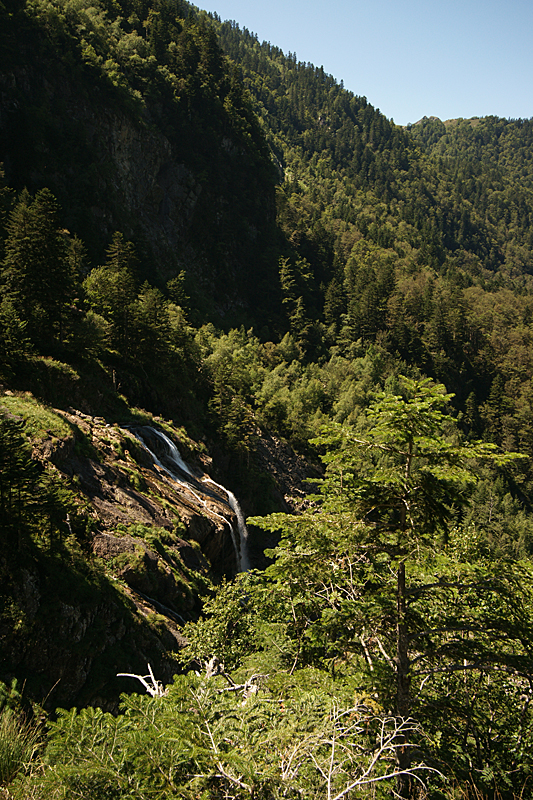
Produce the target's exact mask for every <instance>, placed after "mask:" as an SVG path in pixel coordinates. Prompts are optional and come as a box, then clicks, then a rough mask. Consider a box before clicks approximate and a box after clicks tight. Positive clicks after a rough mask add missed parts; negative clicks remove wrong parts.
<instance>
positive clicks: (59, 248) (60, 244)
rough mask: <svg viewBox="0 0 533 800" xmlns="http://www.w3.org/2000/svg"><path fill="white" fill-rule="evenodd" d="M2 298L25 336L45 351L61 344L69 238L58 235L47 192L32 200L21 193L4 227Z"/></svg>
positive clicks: (68, 287) (69, 275) (69, 277)
mask: <svg viewBox="0 0 533 800" xmlns="http://www.w3.org/2000/svg"><path fill="white" fill-rule="evenodd" d="M6 230H7V238H6V243H5V258H4V262H3V266H2V275H1V282H2V293H3V295H4V297H5V298H6V299H8V300H9V301H10V303H11V304H12V307H13V308H14V309H15V311H16V313H17V315H18V317H19V319H20V320H21V321H23V322H25V323H26V334H27V335H28V337H29V338H30V340H31V341H32V342H33V343H34V344H35V345H37V347H38V348H39V349H40V350H43V351H47V350H48V349H49V348H50V347H53V346H54V345H56V344H57V343H60V342H61V341H62V339H63V332H64V331H63V328H64V319H65V310H66V306H67V304H68V303H69V302H70V301H71V300H72V298H73V293H74V276H73V272H72V269H71V265H70V263H69V258H68V232H67V231H64V230H61V228H60V224H59V207H58V204H57V201H56V199H55V198H54V196H53V195H52V193H51V192H50V191H49V190H48V189H42V190H41V191H40V192H38V193H37V194H36V196H35V198H33V199H32V197H31V196H30V194H29V192H27V191H26V190H24V191H23V192H22V194H21V196H20V198H19V200H18V202H17V204H16V205H15V207H14V209H13V211H12V212H11V214H10V216H9V219H8V223H7V226H6Z"/></svg>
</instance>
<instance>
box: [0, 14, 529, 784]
mask: <svg viewBox="0 0 533 800" xmlns="http://www.w3.org/2000/svg"><path fill="white" fill-rule="evenodd" d="M0 97H1V106H0V162H1V163H2V165H3V166H2V171H1V183H0V381H1V390H2V395H1V396H0V520H1V531H2V537H3V547H2V554H1V557H0V576H1V577H2V582H3V583H4V584H5V586H6V587H7V589H6V590H3V592H2V595H1V603H2V605H1V606H0V631H1V635H2V637H3V639H4V643H5V645H6V646H5V652H6V653H9V655H6V656H5V657H4V658H3V660H2V661H1V662H0V679H1V680H2V681H3V683H2V684H1V687H2V691H1V694H0V713H1V716H0V791H2V792H4V795H5V797H9V798H11V797H15V798H18V797H20V798H23V797H24V798H30V797H31V798H36V800H37V798H44V797H47V798H48V797H54V798H86V797H89V796H90V797H91V798H100V797H101V798H104V797H105V798H114V797H117V798H118V797H131V798H139V800H140V798H143V800H144V798H147V797H154V798H167V797H168V798H170V797H187V798H199V797H202V798H204V797H205V798H244V797H254V798H258V799H259V798H264V800H267V798H268V799H269V800H270V798H272V799H273V798H296V797H305V798H326V797H327V798H328V800H329V799H330V798H333V797H334V798H337V799H338V800H340V798H342V797H353V798H355V797H365V798H366V797H368V798H370V797H373V798H374V797H375V798H379V797H392V796H400V797H402V798H413V800H414V798H422V797H427V798H435V800H437V798H441V799H444V798H446V800H455V799H456V798H457V799H459V798H461V799H462V800H470V799H471V798H476V799H479V798H487V800H488V798H491V800H496V798H502V799H505V800H507V798H509V800H512V799H514V798H518V797H520V798H527V797H529V796H531V788H530V783H531V769H532V763H531V752H530V750H531V748H530V742H531V732H532V728H533V717H532V711H531V691H532V688H531V687H532V683H531V681H532V679H533V661H532V647H533V642H532V639H531V630H532V625H531V622H532V619H531V618H532V615H533V570H532V558H533V516H532V513H533V509H532V496H533V495H532V492H533V467H532V462H531V453H532V448H533V383H532V380H533V356H532V352H533V351H532V340H533V278H532V275H533V260H532V245H533V217H532V214H533V161H532V158H533V155H532V147H531V140H532V135H533V122H532V121H531V120H503V119H499V118H496V117H487V118H484V119H471V120H462V119H460V120H448V121H445V122H443V121H441V120H438V119H434V118H429V119H428V118H424V119H423V120H420V121H419V122H418V123H416V124H415V125H412V126H409V127H408V128H401V127H399V126H397V125H395V124H394V123H393V122H391V121H389V120H388V119H386V118H385V117H384V116H383V115H382V114H381V113H380V112H379V111H378V110H376V109H375V108H374V107H373V106H372V105H371V103H370V102H369V101H368V100H367V98H366V97H363V96H357V95H354V94H353V93H351V92H349V91H347V90H346V89H345V88H344V87H343V85H342V83H338V82H337V81H335V80H334V79H333V78H332V77H331V76H330V75H328V74H327V73H326V72H325V71H324V69H323V68H322V67H320V68H317V67H315V66H314V65H312V64H309V63H302V62H300V61H298V60H297V57H296V55H295V54H292V53H288V54H285V53H283V52H282V51H281V50H280V49H279V48H277V47H275V46H274V45H271V44H270V43H267V42H259V40H258V39H257V37H256V36H255V35H254V34H253V33H251V32H249V31H248V30H246V29H241V28H240V27H239V25H238V24H237V23H236V22H222V21H221V19H220V18H219V17H218V16H217V15H208V14H206V13H205V12H203V11H201V10H200V9H198V8H196V7H194V6H192V5H189V4H187V3H185V2H180V0H157V1H156V2H152V3H148V2H145V1H144V0H131V1H130V0H114V2H105V1H104V0H102V2H100V3H98V2H94V0H31V1H30V0H28V2H26V3H21V2H19V0H4V2H3V3H0ZM58 410H59V411H63V412H64V413H65V414H69V415H71V417H72V415H73V414H74V413H75V412H76V413H78V412H79V413H80V414H81V415H82V416H83V415H85V416H86V417H87V418H88V419H89V418H90V419H91V420H94V419H102V420H104V421H105V423H103V424H105V425H107V426H108V427H109V426H113V430H114V431H115V433H114V436H115V437H119V436H120V437H123V438H122V439H121V438H116V439H114V440H113V441H114V442H115V443H114V444H113V442H112V441H111V439H110V440H109V442H107V440H105V439H103V438H102V439H101V440H100V441H99V442H98V446H99V447H101V448H102V452H104V449H105V447H108V449H113V448H115V450H116V452H117V454H118V455H119V456H120V457H121V458H122V457H123V456H124V458H126V455H125V452H124V450H128V448H129V450H130V451H131V452H130V455H131V457H132V458H133V459H134V461H135V463H134V461H130V462H128V463H129V465H130V466H129V467H128V469H129V470H130V473H131V475H130V477H129V478H128V480H129V481H130V484H131V487H132V488H134V489H135V490H136V491H138V492H139V493H140V494H141V495H142V494H143V493H144V496H146V497H148V496H149V495H150V492H149V491H148V489H147V488H146V474H145V473H143V472H142V468H145V464H144V462H143V456H142V453H140V449H139V447H138V446H137V449H136V445H135V443H133V444H132V442H131V441H130V440H129V439H127V437H126V438H124V436H125V434H124V433H123V432H124V429H128V428H127V426H130V427H131V426H132V425H137V424H150V425H156V426H159V428H160V429H161V430H165V431H166V432H167V434H168V435H170V437H171V438H172V440H173V441H174V442H175V443H176V444H178V445H179V446H180V447H186V449H187V453H188V454H189V457H190V458H195V459H196V463H200V459H201V458H203V459H204V461H203V462H202V463H208V461H209V460H210V461H209V463H211V462H212V463H214V464H215V465H216V468H217V470H218V472H217V475H218V476H219V478H221V479H222V478H223V479H224V482H225V483H226V484H227V485H228V486H229V487H230V488H231V490H232V491H234V492H235V494H236V495H237V496H238V497H239V499H240V500H241V503H242V505H243V508H245V511H246V513H247V516H248V518H249V519H248V522H249V528H250V531H252V535H253V541H254V548H255V550H254V558H255V561H254V562H253V566H254V567H255V568H254V569H252V570H250V571H247V572H244V573H240V574H237V575H233V574H231V570H228V569H227V568H226V569H225V570H220V569H218V570H217V565H216V563H211V564H210V565H209V569H208V568H207V567H205V569H204V567H203V566H201V567H200V566H199V565H200V563H202V564H203V563H204V562H202V561H201V559H199V557H198V559H199V560H198V562H196V561H195V562H194V564H195V566H194V567H188V566H187V565H185V564H184V563H181V562H180V564H179V566H178V567H176V564H178V561H176V560H175V559H176V556H175V551H174V550H172V548H173V547H174V548H178V544H179V543H178V538H179V537H182V536H185V537H186V534H187V532H186V530H185V528H184V527H183V525H182V526H181V527H180V525H177V527H176V529H175V530H174V531H173V532H172V531H166V532H165V530H164V529H163V528H161V529H159V528H157V529H156V528H149V527H146V526H145V527H143V526H140V527H139V525H137V527H136V528H131V529H130V528H127V529H126V528H125V527H120V525H117V526H116V528H114V529H113V530H112V531H111V532H112V533H113V535H114V536H116V537H117V538H120V537H124V536H125V535H127V536H130V537H132V536H133V537H137V538H138V539H139V540H142V541H143V542H144V545H143V547H145V546H146V547H147V546H148V545H150V547H152V549H154V550H155V551H157V552H158V553H159V555H160V556H161V559H162V560H163V561H165V563H166V564H167V565H168V564H170V563H171V562H172V570H173V575H174V576H175V578H174V579H173V580H179V581H182V585H183V586H185V587H186V590H185V589H184V590H183V592H184V594H186V595H187V603H188V604H189V605H187V606H186V609H187V613H186V619H185V617H183V616H180V619H181V623H180V626H179V627H180V637H181V638H180V639H179V642H180V647H179V648H178V646H177V645H176V642H177V641H178V640H177V639H175V640H172V647H174V648H175V649H174V650H173V651H172V653H171V654H170V655H169V659H171V660H172V666H173V667H174V666H175V665H178V666H179V671H180V675H179V676H178V677H176V679H175V680H174V682H173V683H171V684H168V686H167V687H166V688H164V687H163V686H162V685H161V684H159V683H158V682H157V675H156V676H155V678H156V680H155V682H152V684H150V685H149V688H150V691H149V692H148V694H147V695H146V696H144V695H142V696H141V695H136V694H129V695H122V699H121V701H119V700H118V698H115V701H114V702H115V704H114V705H113V703H112V701H111V700H110V697H111V694H112V690H111V689H106V690H104V689H102V690H100V688H99V691H101V692H102V697H104V696H105V703H104V702H102V703H101V704H100V706H101V707H99V703H98V702H96V700H95V699H94V698H95V697H99V696H100V695H96V694H94V697H93V696H91V698H90V702H89V704H88V705H87V704H86V703H85V702H84V700H86V698H85V697H81V698H79V699H75V702H76V703H77V705H78V706H85V707H83V708H80V710H79V711H77V710H76V709H73V710H71V711H68V712H67V711H64V710H60V709H57V708H55V707H51V704H50V703H48V705H47V700H46V698H45V697H44V696H42V694H41V695H39V694H38V693H37V690H35V691H33V690H32V689H31V686H32V685H33V684H31V680H30V683H29V687H30V688H29V689H28V690H27V691H25V690H24V689H23V688H22V686H21V683H20V678H21V677H22V678H23V680H26V675H25V674H24V676H22V675H17V669H16V664H15V661H14V657H13V658H12V656H11V653H12V652H15V651H14V649H13V648H14V645H13V642H19V641H22V638H21V637H22V635H23V634H24V636H25V637H26V641H27V642H29V643H31V642H32V641H34V640H35V641H38V636H37V631H36V629H35V628H32V625H31V624H30V614H29V611H28V609H29V606H30V605H31V603H30V600H28V598H30V599H31V597H32V596H33V595H32V594H31V586H30V584H31V580H30V579H29V578H28V575H30V572H28V570H29V569H30V566H31V569H37V568H38V569H39V570H41V572H42V574H44V573H45V572H46V574H48V575H50V576H52V578H51V579H50V580H49V587H50V588H49V589H47V591H50V592H51V593H52V594H50V596H51V597H52V596H54V597H55V595H53V592H54V591H55V588H54V587H53V584H54V582H56V581H57V582H58V583H61V580H63V578H61V579H60V578H59V577H58V576H61V575H67V573H68V579H67V578H66V577H65V578H64V580H65V587H67V585H68V589H67V588H65V587H64V588H63V589H61V591H64V592H65V594H63V595H61V598H62V600H61V602H64V600H63V598H64V597H66V596H67V594H66V592H67V591H68V592H71V593H72V596H73V597H74V600H73V601H72V602H73V604H74V605H75V604H76V603H78V602H79V603H80V604H81V603H86V604H89V603H91V602H93V601H94V602H96V598H98V597H104V598H109V604H113V603H114V604H115V606H116V607H117V608H118V607H120V609H122V605H121V604H122V603H124V609H126V606H127V602H126V600H124V597H122V599H121V600H117V597H118V595H117V594H116V593H115V588H113V586H112V584H111V581H112V580H113V581H115V582H116V576H114V577H110V573H109V571H108V572H106V570H105V569H104V568H103V567H102V564H101V563H100V562H99V561H98V559H97V558H96V557H95V555H94V547H93V545H94V539H95V536H96V535H97V534H98V532H99V526H100V525H101V520H99V518H98V516H97V514H95V512H94V508H92V507H91V505H90V502H89V500H88V498H87V493H86V492H84V490H83V486H82V484H80V480H79V476H78V477H77V476H76V472H75V469H73V470H71V472H72V474H71V476H70V478H69V482H68V483H67V482H66V481H65V480H63V479H62V478H61V476H60V475H59V474H58V472H57V464H58V463H59V456H57V452H56V451H53V452H52V451H50V453H49V454H48V456H47V455H46V454H45V455H43V453H44V452H45V451H44V450H43V448H42V447H41V449H40V450H39V447H40V445H38V444H37V443H38V442H39V441H41V440H42V439H43V437H46V436H47V435H50V436H53V437H54V439H55V440H62V437H63V439H64V440H65V441H66V440H67V438H68V436H70V435H72V425H71V430H70V431H69V430H68V425H66V423H60V422H58V419H59V417H58V416H57V411H58ZM69 419H70V417H69ZM69 424H71V423H69ZM91 424H93V423H91ZM62 425H64V426H65V427H64V428H63V427H62ZM80 430H81V428H80ZM80 430H77V431H75V432H74V439H75V445H73V446H75V447H76V448H77V454H76V457H79V458H81V457H82V456H83V457H84V458H87V459H89V460H92V462H93V463H99V464H104V456H103V455H102V454H101V453H100V454H98V453H97V452H96V449H95V445H94V442H93V444H91V441H89V440H88V439H87V438H86V437H85V438H84V437H83V436H82V434H81V433H80ZM43 431H44V433H43ZM121 431H122V432H121ZM102 436H103V434H102ZM39 437H41V439H39ZM130 439H131V437H130ZM273 443H274V444H273ZM267 445H268V446H267ZM274 445H275V447H274ZM269 448H270V449H269ZM276 448H277V449H276ZM275 449H276V453H277V455H276V456H275V457H274V455H273V453H274V450H275ZM119 451H120V452H119ZM281 452H283V454H284V455H283V457H282V456H280V455H279V453H281ZM54 459H55V463H54ZM124 463H126V462H125V461H124ZM294 465H298V476H297V478H296V477H294V480H293V481H292V482H291V480H289V478H287V477H285V478H283V475H282V473H283V471H284V470H285V472H287V473H290V471H291V469H292V468H293V466H294ZM107 467H109V464H107ZM295 468H296V467H294V469H295ZM102 469H103V468H102ZM280 476H281V477H280ZM117 485H119V484H118V483H117ZM157 491H160V489H158V490H157ZM154 492H155V489H152V495H154ZM160 500H161V498H159V500H158V502H159V501H160ZM165 502H167V501H166V500H165ZM167 504H168V503H167ZM106 530H107V529H106ZM180 542H181V540H180ZM139 546H140V545H139ZM183 546H185V543H184V542H181V544H179V547H183ZM91 548H93V549H91ZM169 548H170V549H169ZM128 558H129V559H130V561H129V562H128V564H127V567H128V569H129V570H130V572H132V571H133V572H134V571H135V569H137V570H138V571H139V570H141V568H142V569H145V566H142V565H141V561H142V559H141V556H140V555H139V552H138V551H137V556H136V558H137V561H136V562H135V559H134V558H133V557H130V556H128ZM172 559H174V561H172ZM123 562H124V563H125V557H123ZM134 562H135V563H134ZM124 563H121V568H122V567H124ZM143 563H144V562H143ZM191 563H192V562H191ZM106 569H108V568H106ZM158 569H160V567H158ZM202 570H203V571H202ZM221 572H224V573H225V574H223V575H222V574H221ZM30 577H31V575H30ZM180 585H181V584H180ZM28 586H30V588H28ZM76 586H79V589H76V588H75V587H76ZM57 591H58V592H59V591H60V590H59V589H58V590H57ZM117 591H119V592H120V591H121V589H120V587H118V589H117ZM77 592H79V597H78V596H77ZM193 595H194V598H193ZM58 596H59V595H58ZM21 598H22V599H21ZM162 598H163V599H162V603H163V604H161V603H160V604H159V606H158V609H159V613H160V616H161V617H162V619H157V620H156V621H155V623H154V625H155V627H157V625H159V628H158V630H159V632H161V630H163V627H164V622H165V613H166V612H165V609H166V610H167V611H168V605H169V604H170V605H172V603H171V601H168V602H167V600H165V598H164V595H163V596H162ZM56 599H57V598H56ZM106 602H108V601H107V600H106ZM127 608H128V609H130V606H127ZM161 608H162V609H163V611H161ZM175 608H177V609H178V611H179V612H180V614H181V613H182V612H183V608H185V606H184V607H183V608H182V607H181V606H175ZM130 610H131V609H130ZM117 613H118V612H117ZM120 613H121V614H123V616H124V619H126V617H127V614H129V613H130V612H129V611H128V612H126V611H125V610H121V611H120ZM132 613H133V612H132ZM172 613H174V612H172ZM174 616H175V613H174ZM167 617H168V615H167ZM167 622H168V619H167ZM156 623H157V625H156ZM124 624H126V623H124ZM127 624H130V623H129V622H128V623H127ZM132 625H134V623H132ZM162 626H163V627H162ZM21 632H22V633H21ZM165 635H166V634H161V637H162V638H160V640H159V639H158V641H165V642H168V637H167V639H165V638H164V636H165ZM39 636H40V632H39ZM17 637H19V638H17ZM39 641H41V640H40V639H39ZM147 641H148V639H146V640H143V642H144V644H143V647H144V648H145V650H146V651H147V652H150V647H153V646H155V645H153V642H154V641H155V639H150V640H149V641H150V642H152V644H146V642H147ZM17 646H18V645H17ZM28 646H29V645H28ZM166 646H167V645H165V647H166ZM172 647H171V646H169V647H168V648H167V649H168V650H169V653H170V650H171V649H172ZM119 655H120V657H123V658H124V659H126V657H128V658H129V657H130V654H129V652H128V653H126V652H121V653H120V654H119ZM158 657H160V653H159V655H158ZM132 658H133V656H132ZM10 659H11V660H10ZM163 660H164V659H163ZM128 663H129V662H128ZM110 669H111V670H114V673H115V674H116V672H120V671H122V670H123V665H122V664H121V663H118V662H117V663H116V664H115V663H113V664H112V665H111V666H110ZM106 674H107V673H106ZM146 677H148V676H146ZM43 685H44V684H43ZM32 691H33V694H32ZM106 691H107V694H106ZM119 702H121V703H122V705H121V706H120V712H119ZM106 703H107V704H108V705H106ZM52 706H53V703H52ZM109 709H110V710H111V711H112V712H113V713H109ZM12 742H17V747H18V750H17V752H15V753H14V752H13V751H12V749H11V745H10V744H9V743H12ZM8 745H9V746H8Z"/></svg>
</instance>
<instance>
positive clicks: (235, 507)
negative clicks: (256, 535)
mask: <svg viewBox="0 0 533 800" xmlns="http://www.w3.org/2000/svg"><path fill="white" fill-rule="evenodd" d="M203 480H204V481H205V483H212V484H213V486H216V487H217V488H218V489H222V491H223V492H226V494H227V495H228V505H229V507H230V508H231V510H232V511H233V513H234V514H235V516H236V517H237V529H238V531H239V542H240V569H239V572H247V571H248V570H249V569H250V559H249V557H248V529H247V527H246V523H245V521H244V514H243V513H242V508H241V507H240V505H239V501H238V500H237V498H236V497H235V495H234V494H233V492H230V490H229V489H226V487H225V486H221V485H220V483H216V482H215V481H214V480H212V478H209V477H206V478H204V479H203Z"/></svg>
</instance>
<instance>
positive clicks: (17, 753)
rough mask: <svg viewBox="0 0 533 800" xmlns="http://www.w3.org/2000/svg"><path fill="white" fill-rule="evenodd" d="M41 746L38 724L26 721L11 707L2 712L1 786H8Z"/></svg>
mask: <svg viewBox="0 0 533 800" xmlns="http://www.w3.org/2000/svg"><path fill="white" fill-rule="evenodd" d="M39 747H40V735H39V731H38V729H37V726H36V725H32V724H31V723H29V722H26V721H25V720H24V719H23V718H22V717H20V716H19V715H18V714H16V713H15V712H14V711H13V710H12V709H11V708H4V709H3V711H2V712H1V713H0V786H8V785H9V784H10V783H11V782H12V781H13V780H14V779H15V778H16V776H17V775H18V774H19V773H20V772H22V771H25V770H26V769H27V768H28V766H29V764H30V763H31V761H32V759H33V758H34V756H35V754H36V753H37V751H38V749H39Z"/></svg>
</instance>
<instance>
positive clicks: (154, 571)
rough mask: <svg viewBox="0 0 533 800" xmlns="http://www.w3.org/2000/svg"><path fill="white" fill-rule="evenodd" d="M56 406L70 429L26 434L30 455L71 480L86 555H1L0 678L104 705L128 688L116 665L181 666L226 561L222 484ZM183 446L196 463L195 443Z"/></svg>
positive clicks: (31, 690) (33, 690) (140, 668)
mask: <svg viewBox="0 0 533 800" xmlns="http://www.w3.org/2000/svg"><path fill="white" fill-rule="evenodd" d="M55 413H56V414H57V416H58V417H61V419H62V420H64V421H66V422H67V423H68V425H69V426H70V429H71V430H72V436H68V437H63V438H58V437H55V436H52V435H50V436H48V435H45V436H44V438H40V439H38V440H36V441H35V442H34V449H33V458H34V460H36V461H40V462H42V464H43V466H45V465H47V466H46V468H47V469H51V470H53V471H54V472H55V473H57V475H58V477H59V478H60V479H61V481H62V482H65V484H67V485H69V486H70V487H71V488H74V489H75V490H76V493H77V496H78V502H79V504H80V506H83V507H84V508H85V512H84V513H86V514H88V515H89V518H90V519H92V533H91V534H90V537H89V540H87V541H85V542H83V543H82V549H83V553H84V555H83V553H81V552H80V551H79V548H78V549H76V548H70V549H69V548H68V547H65V548H63V549H60V550H58V551H57V552H44V551H41V550H40V549H39V548H37V547H35V548H34V549H33V550H31V551H30V552H28V553H27V554H25V556H24V558H23V560H22V561H19V562H18V563H15V564H13V563H10V564H8V563H7V562H6V560H5V556H4V555H2V554H0V573H1V574H2V575H4V576H7V578H6V584H8V585H6V586H5V587H3V588H2V591H1V592H0V600H2V604H3V605H2V606H0V641H1V642H2V647H1V651H0V679H1V680H4V681H7V682H8V681H10V680H11V679H12V678H13V677H15V676H16V677H17V678H18V679H19V681H25V685H26V692H27V694H29V696H31V697H32V698H33V699H35V700H37V701H38V702H44V703H45V705H48V706H50V707H54V706H58V705H59V706H69V705H72V704H73V703H77V704H80V703H98V704H100V705H103V706H104V707H107V708H110V709H113V708H115V707H116V703H117V701H118V695H119V693H120V692H121V691H126V690H132V688H137V687H132V686H131V679H129V680H130V682H128V679H126V678H121V679H117V678H116V673H117V672H134V673H137V674H144V673H145V672H146V664H147V663H148V662H149V663H151V665H152V667H153V668H154V670H155V672H156V674H157V676H158V679H159V680H162V681H163V682H168V681H169V680H170V679H171V677H172V675H173V674H174V673H176V672H177V671H179V670H180V669H181V666H180V664H179V661H178V660H177V659H176V655H175V654H176V653H177V652H178V651H179V649H180V647H181V646H182V645H183V642H184V639H183V636H182V634H181V632H180V629H181V627H182V626H183V624H184V623H185V622H186V621H187V620H190V619H194V618H195V617H196V616H197V615H198V613H199V611H200V608H201V605H200V603H201V595H202V594H205V593H206V591H208V589H209V586H210V576H211V577H213V576H216V575H219V576H220V575H222V574H228V575H231V574H233V573H234V572H235V570H236V565H237V554H236V552H235V543H234V539H233V538H232V534H231V530H230V523H233V524H235V518H234V514H233V512H232V511H231V509H230V507H229V505H228V503H227V499H226V497H224V492H222V491H219V490H217V489H216V487H213V486H212V485H209V487H208V488H207V487H205V489H204V488H203V486H202V483H201V481H200V480H198V481H197V482H196V483H195V485H194V488H190V487H189V486H188V485H187V484H186V483H185V482H184V483H183V484H180V483H178V482H177V481H176V480H173V478H172V476H171V475H169V474H168V473H167V472H166V471H165V470H164V469H163V468H162V467H160V466H158V465H157V464H156V463H154V460H153V458H152V456H151V455H150V453H149V452H148V451H147V450H146V449H145V448H144V447H143V446H142V445H141V443H140V442H139V441H138V439H137V438H136V437H135V436H134V435H133V434H132V433H131V432H129V431H127V430H124V429H121V428H119V427H118V426H109V425H107V424H106V423H105V421H104V420H103V419H101V418H95V417H90V416H88V415H85V414H81V413H80V412H76V411H74V410H71V411H69V412H65V411H62V412H59V411H57V412H55ZM184 447H186V448H188V450H189V456H190V457H191V459H192V462H193V464H194V467H193V468H194V469H195V470H196V472H197V473H198V474H199V475H200V474H202V473H203V465H202V461H201V454H200V453H195V452H194V443H192V442H190V441H187V442H184ZM204 460H205V458H204ZM226 520H227V521H226ZM67 544H68V543H67Z"/></svg>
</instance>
